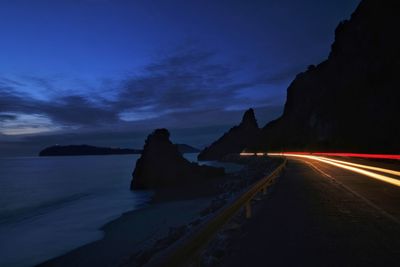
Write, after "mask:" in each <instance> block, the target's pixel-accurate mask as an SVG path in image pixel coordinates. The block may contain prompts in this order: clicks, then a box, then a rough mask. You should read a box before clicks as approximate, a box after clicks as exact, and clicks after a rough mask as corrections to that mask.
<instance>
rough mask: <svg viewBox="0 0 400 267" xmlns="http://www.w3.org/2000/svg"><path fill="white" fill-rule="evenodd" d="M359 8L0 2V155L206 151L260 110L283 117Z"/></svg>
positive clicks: (288, 3) (261, 115) (336, 0)
mask: <svg viewBox="0 0 400 267" xmlns="http://www.w3.org/2000/svg"><path fill="white" fill-rule="evenodd" d="M358 3H359V0H329V1H328V0H326V1H320V0H304V1H300V0H296V1H295V0H262V1H256V0H254V1H245V0H242V1H236V0H230V1H227V0H213V1H207V0H205V1H200V0H198V1H194V0H193V1H178V0H171V1H169V0H164V1H162V0H160V1H151V0H143V1H141V0H137V1H133V0H132V1H127V0H68V1H67V0H57V1H54V0H48V1H45V0H35V1H30V0H25V1H22V0H0V22H1V23H0V36H1V42H0V155H3V156H4V155H6V156H10V155H11V156H13V155H34V154H37V153H38V151H39V150H40V149H41V148H43V147H45V146H50V145H55V144H83V143H88V144H92V145H100V146H118V147H135V148H140V147H142V146H143V142H144V139H145V137H146V136H147V134H149V133H150V132H151V131H152V130H153V129H155V128H161V127H165V128H168V129H170V131H171V134H172V135H171V137H172V139H173V141H174V142H178V143H188V144H191V145H194V146H197V147H200V148H201V147H204V146H205V145H208V144H209V143H210V142H212V141H213V140H214V139H216V138H217V137H218V136H220V135H221V134H222V133H223V132H225V131H226V130H228V129H229V128H230V127H232V126H233V125H234V124H237V123H239V121H240V119H241V116H242V114H243V112H244V111H245V110H246V109H248V108H250V107H252V108H254V109H255V112H256V116H257V119H258V122H259V124H260V126H264V125H265V124H266V123H267V122H268V121H270V120H272V119H275V118H277V117H278V116H279V115H280V114H281V112H282V110H283V105H284V103H285V97H286V89H287V87H288V85H289V84H290V82H291V81H292V80H293V79H294V78H295V76H296V74H298V73H300V72H302V71H304V70H305V69H306V68H307V66H309V65H311V64H318V63H319V62H321V61H323V60H324V59H325V58H327V56H328V54H329V50H330V46H331V44H332V42H333V40H334V30H335V28H336V26H337V25H338V23H339V22H340V21H342V20H344V19H348V18H349V17H350V15H351V13H352V12H353V11H354V10H355V8H356V6H357V5H358Z"/></svg>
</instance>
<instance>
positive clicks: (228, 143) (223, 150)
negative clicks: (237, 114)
mask: <svg viewBox="0 0 400 267" xmlns="http://www.w3.org/2000/svg"><path fill="white" fill-rule="evenodd" d="M259 130H260V129H259V128H258V124H257V120H256V118H255V116H254V110H253V109H248V110H247V111H246V112H245V113H244V115H243V119H242V122H241V123H240V124H239V125H238V126H235V127H233V128H232V129H230V130H229V132H227V133H225V134H224V135H223V136H222V137H221V138H219V139H218V140H217V141H215V142H214V143H212V144H211V145H210V146H209V147H206V148H205V149H204V150H203V151H201V153H200V154H199V155H198V159H199V160H221V159H222V158H223V157H225V156H227V155H229V154H232V153H240V152H242V151H243V149H245V148H246V147H247V146H248V145H249V144H250V143H251V142H253V141H254V139H255V138H257V136H258V134H259Z"/></svg>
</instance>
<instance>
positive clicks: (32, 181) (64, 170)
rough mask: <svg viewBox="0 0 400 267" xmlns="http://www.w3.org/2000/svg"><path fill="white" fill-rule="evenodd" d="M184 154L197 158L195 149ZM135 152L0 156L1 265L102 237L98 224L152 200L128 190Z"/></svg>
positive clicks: (17, 264) (232, 167)
mask: <svg viewBox="0 0 400 267" xmlns="http://www.w3.org/2000/svg"><path fill="white" fill-rule="evenodd" d="M184 156H185V157H186V158H187V159H188V160H190V161H196V157H197V154H185V155H184ZM138 157H139V155H108V156H71V157H68V156H66V157H14V158H12V157H10V158H0V266H1V267H25V266H33V265H36V264H39V263H41V262H43V261H45V260H48V259H51V258H54V257H57V256H60V255H63V254H65V253H67V252H69V251H71V250H73V249H75V248H78V247H80V246H82V245H84V244H87V243H90V242H93V241H95V240H98V239H101V238H102V237H103V234H104V232H103V231H102V230H101V227H102V226H103V225H105V224H106V223H108V222H110V221H113V220H114V219H116V218H118V217H120V216H121V215H122V214H123V213H125V212H128V211H135V210H139V209H142V208H145V207H146V206H148V205H150V204H149V200H150V199H151V196H152V194H153V193H152V192H151V191H139V192H138V191H131V190H130V182H131V174H132V171H133V169H134V167H135V163H136V160H137V159H138ZM206 164H209V165H214V166H218V167H224V168H225V169H226V171H227V172H234V171H237V170H239V169H240V168H241V166H239V165H236V164H229V163H217V162H206Z"/></svg>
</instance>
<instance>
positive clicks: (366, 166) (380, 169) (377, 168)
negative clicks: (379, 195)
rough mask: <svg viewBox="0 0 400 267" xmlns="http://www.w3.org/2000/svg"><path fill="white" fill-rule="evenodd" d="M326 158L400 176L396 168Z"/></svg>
mask: <svg viewBox="0 0 400 267" xmlns="http://www.w3.org/2000/svg"><path fill="white" fill-rule="evenodd" d="M324 159H326V160H329V161H333V162H337V163H342V164H346V165H350V166H354V167H359V168H363V169H368V170H374V171H378V172H383V173H387V174H392V175H396V176H400V172H399V171H394V170H390V169H384V168H379V167H374V166H369V165H363V164H356V163H352V162H348V161H342V160H336V159H330V158H324Z"/></svg>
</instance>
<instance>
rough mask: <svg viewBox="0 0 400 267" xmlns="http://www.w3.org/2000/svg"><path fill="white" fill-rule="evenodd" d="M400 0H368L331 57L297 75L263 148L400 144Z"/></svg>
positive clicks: (259, 145)
mask: <svg viewBox="0 0 400 267" xmlns="http://www.w3.org/2000/svg"><path fill="white" fill-rule="evenodd" d="M399 13H400V4H399V2H398V1H376V0H364V1H362V2H361V3H360V4H359V6H358V7H357V9H356V11H355V12H354V13H353V14H352V16H351V19H350V20H349V21H344V22H342V23H340V24H339V26H338V27H337V29H336V32H335V41H334V43H333V45H332V50H331V52H330V55H329V58H328V59H327V60H326V61H324V62H322V63H320V64H319V65H317V66H316V67H309V68H308V70H307V71H306V72H304V73H301V74H299V75H297V77H296V78H295V80H294V81H293V82H292V83H291V85H290V86H289V88H288V92H287V101H286V104H285V109H284V112H283V115H282V116H281V117H280V118H278V119H277V120H275V121H272V122H270V123H269V124H267V125H266V126H265V127H264V128H263V129H262V133H261V134H260V139H259V140H258V142H256V143H255V144H254V145H252V146H251V147H252V148H253V149H257V150H269V151H271V150H272V151H273V150H276V151H281V150H284V151H285V150H286V151H287V150H292V151H293V150H307V151H316V150H324V151H352V152H372V153H399V152H400V138H399V136H400V123H399V119H398V117H399V114H400V104H399V103H400V90H399V75H398V73H399V70H400V49H399V47H400V38H399V36H398V14H399Z"/></svg>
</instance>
